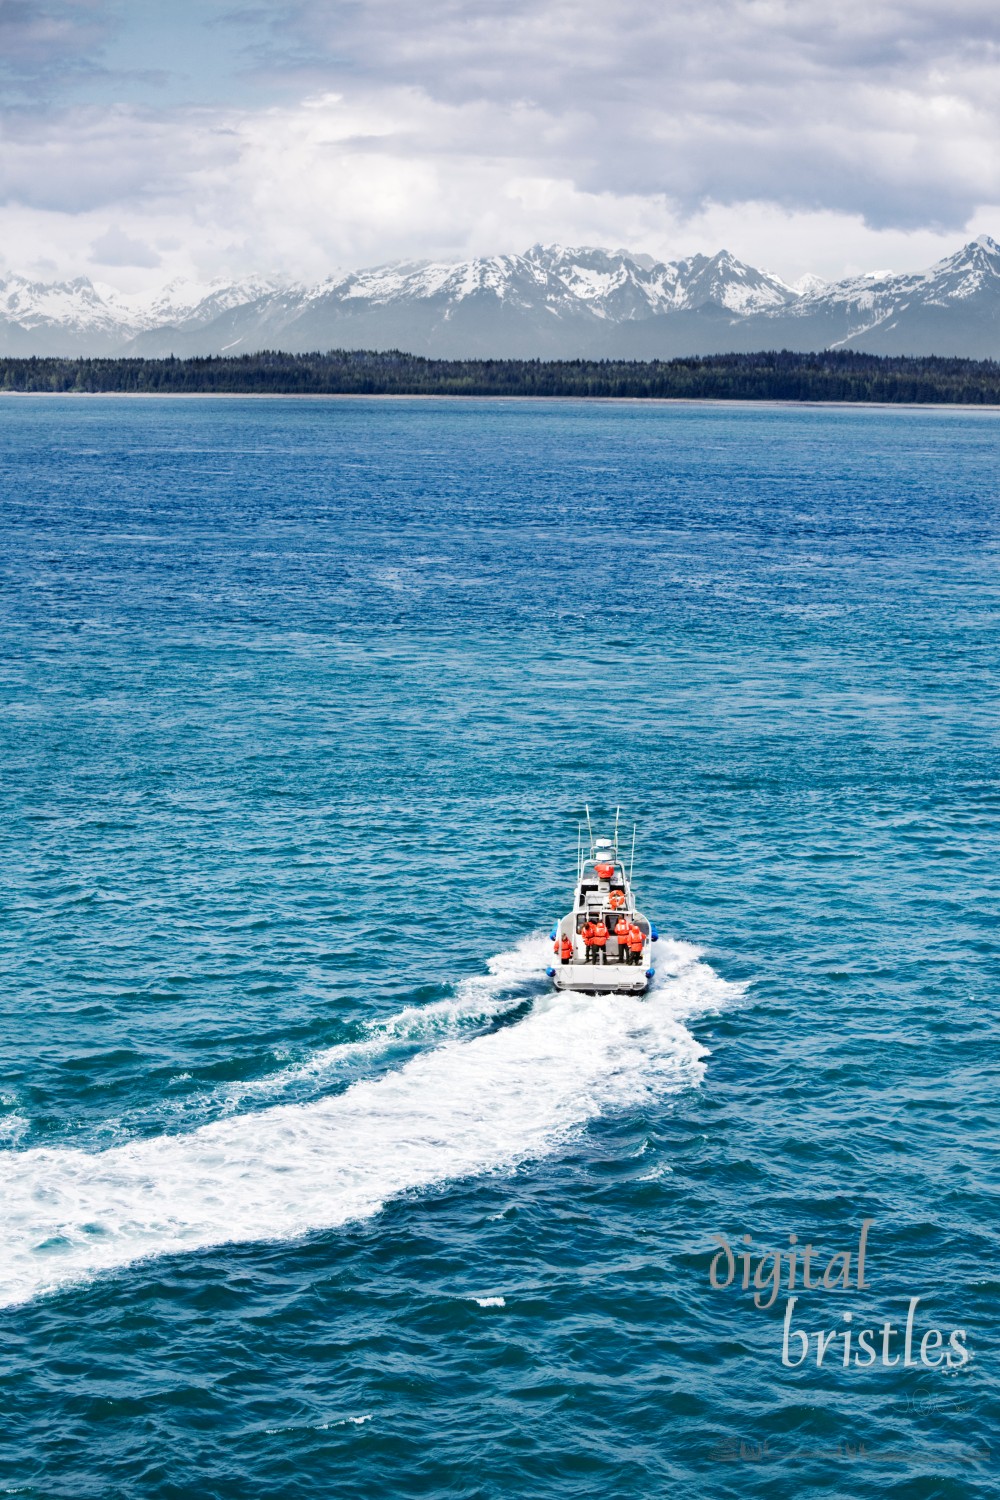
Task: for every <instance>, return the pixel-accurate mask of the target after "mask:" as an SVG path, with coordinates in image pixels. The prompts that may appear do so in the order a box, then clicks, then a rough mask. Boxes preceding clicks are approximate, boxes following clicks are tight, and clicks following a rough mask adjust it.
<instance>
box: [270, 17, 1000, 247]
mask: <svg viewBox="0 0 1000 1500" xmlns="http://www.w3.org/2000/svg"><path fill="white" fill-rule="evenodd" d="M271 9H272V45H271V48H270V50H269V51H266V52H265V51H264V50H260V49H259V50H258V64H259V66H260V68H261V69H262V71H265V72H269V74H270V76H275V75H277V74H281V73H282V72H283V73H285V74H286V75H287V76H288V77H290V78H299V79H300V80H301V81H302V82H303V84H304V86H307V87H310V88H318V87H319V86H320V85H321V83H323V82H325V86H326V87H327V88H337V89H344V90H346V91H347V92H351V91H352V90H353V89H356V88H358V87H361V88H362V89H364V90H365V91H369V92H370V91H372V90H373V89H375V88H376V87H382V88H386V89H393V88H417V89H419V90H420V91H422V92H423V93H424V94H425V95H426V96H427V97H428V98H430V99H433V100H435V101H436V102H439V103H441V104H450V105H465V104H470V103H475V102H479V103H482V102H489V103H492V104H494V105H496V106H499V107H502V108H504V109H506V110H508V111H510V112H512V113H513V112H516V111H517V110H518V109H523V108H524V107H529V108H531V109H533V110H534V111H536V112H537V113H539V114H542V115H545V116H546V117H548V118H549V119H550V120H551V121H552V122H554V128H553V129H552V130H551V131H550V132H549V133H548V136H547V137H545V136H543V137H542V138H541V139H540V140H539V141H538V143H537V146H538V152H539V155H540V156H542V157H544V158H547V160H548V164H549V167H550V168H551V166H552V165H553V164H554V162H553V158H554V156H555V155H556V152H554V151H553V147H554V146H556V145H557V138H558V137H559V136H560V135H562V136H563V138H564V139H563V144H564V148H565V149H564V150H563V152H562V153H561V157H562V161H561V169H562V170H563V171H565V172H569V173H571V174H572V180H573V181H575V182H576V183H577V184H578V185H579V186H581V187H584V188H587V189H590V190H596V191H601V190H604V189H608V188H611V187H613V186H618V187H624V188H625V189H626V190H627V191H630V192H631V191H635V192H643V193H655V192H664V193H667V194H669V195H670V196H671V197H672V198H673V199H674V200H675V201H676V202H677V203H678V205H679V206H680V207H681V208H682V209H684V210H687V211H694V210H696V209H697V208H698V207H699V206H701V205H703V204H704V203H707V202H709V201H723V202H737V201H751V200H758V199H763V198H767V199H771V200H773V201H775V202H779V203H782V204H783V205H784V206H785V207H787V208H790V209H801V208H807V207H809V208H811V207H816V206H823V207H830V208H836V209H838V210H840V211H842V212H845V213H860V214H861V215H862V216H863V217H865V218H866V219H867V220H868V221H869V222H871V223H872V224H873V225H877V226H880V227H884V226H888V225H893V224H894V225H900V226H902V225H907V226H915V225H917V224H920V223H936V224H941V225H945V224H949V225H952V226H958V225H960V224H961V223H963V222H964V220H965V219H966V218H967V217H968V215H969V213H970V212H971V211H972V210H973V208H974V207H975V205H976V204H977V203H978V202H982V201H984V199H986V200H991V201H992V199H994V198H995V197H996V196H997V186H998V171H1000V161H998V155H997V150H996V147H995V144H994V143H995V141H996V140H997V135H998V126H1000V89H998V87H997V82H998V62H1000V11H998V9H997V7H996V5H995V4H994V3H993V0H954V3H947V4H945V3H941V0H904V3H895V4H893V3H889V4H885V3H880V4H874V5H873V4H872V3H871V0H838V4H837V5H836V6H821V5H817V4H816V3H815V0H672V3H671V0H667V3H664V0H619V3H618V4H616V5H614V6H608V5H607V4H606V3H605V0H479V3H471V0H426V3H425V4H423V5H422V6H421V7H420V11H419V16H418V15H417V13H416V12H415V11H414V10H413V8H412V5H411V4H410V0H365V3H363V4H361V3H357V0H334V3H330V0H298V3H294V4H289V5H283V6H278V7H272V8H271ZM559 127H562V128H561V129H560V128H559ZM507 134H509V132H508V131H503V130H502V133H501V136H500V140H501V141H502V140H503V139H504V136H505V135H507Z"/></svg>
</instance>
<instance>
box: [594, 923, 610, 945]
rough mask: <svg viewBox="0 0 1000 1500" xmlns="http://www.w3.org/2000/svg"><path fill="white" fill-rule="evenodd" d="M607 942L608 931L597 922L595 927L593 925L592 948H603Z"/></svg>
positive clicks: (602, 924)
mask: <svg viewBox="0 0 1000 1500" xmlns="http://www.w3.org/2000/svg"><path fill="white" fill-rule="evenodd" d="M607 940H608V929H607V928H606V927H605V925H604V923H603V922H597V923H595V925H594V936H593V939H592V941H593V944H594V947H595V948H603V947H604V944H605V943H606V942H607Z"/></svg>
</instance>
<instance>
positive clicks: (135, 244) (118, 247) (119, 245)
mask: <svg viewBox="0 0 1000 1500" xmlns="http://www.w3.org/2000/svg"><path fill="white" fill-rule="evenodd" d="M90 259H91V261H92V262H93V264H94V265H97V266H146V267H152V266H158V265H161V264H162V259H161V257H160V256H159V255H157V253H156V251H155V250H154V249H153V248H152V246H151V245H147V244H146V243H145V242H144V241H143V240H137V239H133V238H132V236H131V235H129V234H126V233H125V231H124V229H122V228H121V227H120V225H118V224H113V225H112V226H111V228H110V229H107V230H105V232H104V233H103V234H102V235H100V236H99V238H98V239H96V240H95V241H94V243H93V244H92V245H91V247H90Z"/></svg>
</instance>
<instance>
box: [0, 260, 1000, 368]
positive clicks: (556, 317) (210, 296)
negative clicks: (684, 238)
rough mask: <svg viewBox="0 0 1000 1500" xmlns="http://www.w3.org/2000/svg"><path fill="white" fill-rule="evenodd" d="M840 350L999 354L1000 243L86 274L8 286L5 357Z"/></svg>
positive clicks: (0, 323) (1, 338) (4, 294)
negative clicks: (219, 273) (837, 268)
mask: <svg viewBox="0 0 1000 1500" xmlns="http://www.w3.org/2000/svg"><path fill="white" fill-rule="evenodd" d="M837 346H848V347H851V348H857V349H865V350H869V351H871V352H875V353H899V354H964V355H970V356H979V357H983V356H992V357H997V356H1000V246H998V245H997V244H996V243H995V242H994V241H993V240H991V239H989V238H988V237H987V236H983V237H982V238H980V239H978V240H974V241H973V242H972V243H971V244H968V245H966V246H964V247H963V248H962V249H961V250H959V251H957V252H956V253H955V254H954V255H951V256H948V257H946V258H945V259H944V260H942V261H939V262H938V263H937V265H934V266H932V267H931V268H930V269H929V270H927V271H922V272H917V273H913V274H906V275H891V274H883V275H878V276H868V277H856V278H853V279H850V280H847V281H841V282H836V283H832V284H827V283H825V282H822V281H820V280H819V278H817V277H803V278H802V279H801V280H800V281H799V282H797V283H796V284H795V286H794V287H793V286H788V285H786V283H785V282H783V281H782V280H781V279H780V278H779V277H777V276H774V275H771V274H770V273H768V272H766V271H761V270H757V269H755V268H754V267H753V266H749V265H746V264H745V263H744V262H743V261H740V260H737V259H736V257H735V256H732V255H730V254H729V253H728V252H727V251H720V252H719V254H717V255H714V256H711V257H709V256H705V255H695V256H691V257H689V258H688V259H686V260H679V261H670V262H660V261H656V260H654V259H653V258H652V257H650V256H647V255H638V254H632V253H630V252H629V251H626V250H614V251H608V250H600V249H592V248H578V249H567V248H566V247H564V246H560V245H534V246H533V247H532V248H531V249H530V250H528V251H526V252H525V253H524V254H523V255H496V256H487V257H483V258H480V259H476V260H470V261H464V262H460V263H457V264H456V263H454V262H439V261H420V262H409V263H397V264H394V265H388V266H379V267H375V268H372V269H368V270H362V271H351V272H347V273H339V274H337V275H333V276H330V277H327V278H326V279H325V280H323V281H321V282H318V283H315V284H312V285H282V284H280V283H278V282H276V281H274V280H270V279H268V278H265V277H251V278H248V279H246V280H244V281H239V282H227V281H218V282H212V283H209V284H197V283H181V282H174V283H171V284H170V285H168V286H166V287H164V288H162V290H160V291H159V292H157V293H156V294H155V295H154V296H147V297H136V296H124V295H122V294H120V293H118V292H116V291H114V290H113V289H112V288H110V287H105V286H102V285H100V284H96V285H95V284H93V283H91V282H89V281H88V280H86V278H83V277H80V278H77V279H76V280H74V281H69V282H61V283H56V284H51V285H49V284H42V283H38V282H32V281H27V280H25V279H24V278H23V277H18V276H10V277H8V278H7V279H6V280H3V281H0V353H8V354H66V355H72V354H95V355H96V354H134V355H146V356H157V355H166V354H178V355H191V354H221V353H244V352H245V353H249V352H252V351H254V350H259V349H263V348H274V349H284V350H289V351H292V352H295V351H308V350H315V349H328V348H367V349H392V348H398V349H404V350H407V351H409V352H412V353H418V354H430V355H440V356H443V357H449V358H462V357H493V358H504V357H520V358H535V357H537V358H574V357H590V358H593V357H606V358H632V359H648V358H656V357H661V358H662V357H669V356H672V355H680V354H710V353H721V352H728V351H733V350H751V349H772V348H788V349H797V350H809V349H823V348H829V347H837Z"/></svg>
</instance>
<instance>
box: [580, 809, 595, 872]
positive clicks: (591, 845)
mask: <svg viewBox="0 0 1000 1500" xmlns="http://www.w3.org/2000/svg"><path fill="white" fill-rule="evenodd" d="M583 805H584V807H585V808H586V811H587V832H588V833H589V834H590V857H591V859H593V857H594V828H593V824H592V823H591V821H590V804H589V803H588V802H585V803H584V804H583Z"/></svg>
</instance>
